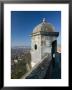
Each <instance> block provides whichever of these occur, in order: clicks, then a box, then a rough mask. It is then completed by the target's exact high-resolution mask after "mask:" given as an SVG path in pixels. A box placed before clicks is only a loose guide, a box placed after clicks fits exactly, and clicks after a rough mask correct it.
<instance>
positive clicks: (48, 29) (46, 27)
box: [33, 18, 55, 33]
mask: <svg viewBox="0 0 72 90" xmlns="http://www.w3.org/2000/svg"><path fill="white" fill-rule="evenodd" d="M40 31H44V32H54V31H55V29H54V26H53V25H52V24H50V23H48V22H46V20H45V18H43V22H42V23H40V24H39V25H37V26H36V27H35V28H34V29H33V33H37V32H40Z"/></svg>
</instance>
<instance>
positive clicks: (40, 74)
mask: <svg viewBox="0 0 72 90" xmlns="http://www.w3.org/2000/svg"><path fill="white" fill-rule="evenodd" d="M50 61H51V56H49V55H48V56H46V57H45V58H44V59H43V61H42V62H39V63H38V64H36V65H35V66H34V68H33V69H32V70H31V71H30V72H28V73H27V74H26V75H24V76H23V77H22V78H24V79H43V78H44V77H45V75H46V72H47V70H48V66H49V64H50Z"/></svg>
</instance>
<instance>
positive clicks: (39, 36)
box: [31, 18, 59, 63]
mask: <svg viewBox="0 0 72 90" xmlns="http://www.w3.org/2000/svg"><path fill="white" fill-rule="evenodd" d="M58 35H59V32H55V28H54V26H53V25H52V24H50V23H48V22H47V21H46V20H45V18H43V21H42V22H41V23H40V24H38V25H37V26H36V27H35V28H34V29H33V32H32V35H31V36H32V39H31V60H32V62H35V63H38V62H40V61H42V60H43V58H44V57H45V56H48V55H51V56H52V58H53V57H55V52H56V51H57V37H58Z"/></svg>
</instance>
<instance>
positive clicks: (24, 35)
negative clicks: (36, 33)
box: [11, 11, 61, 46]
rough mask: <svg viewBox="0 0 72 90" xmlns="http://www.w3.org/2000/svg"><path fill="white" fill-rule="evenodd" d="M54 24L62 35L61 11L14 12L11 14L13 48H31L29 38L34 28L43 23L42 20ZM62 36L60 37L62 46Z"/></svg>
mask: <svg viewBox="0 0 72 90" xmlns="http://www.w3.org/2000/svg"><path fill="white" fill-rule="evenodd" d="M43 18H46V21H48V22H49V23H52V24H53V25H54V27H55V31H58V32H59V33H61V12H60V11H12V12H11V42H12V46H30V44H31V37H30V36H29V35H30V34H31V33H32V31H33V29H34V27H35V26H36V25H38V24H39V23H41V22H42V19H43ZM60 41H61V36H60V35H59V37H58V44H60Z"/></svg>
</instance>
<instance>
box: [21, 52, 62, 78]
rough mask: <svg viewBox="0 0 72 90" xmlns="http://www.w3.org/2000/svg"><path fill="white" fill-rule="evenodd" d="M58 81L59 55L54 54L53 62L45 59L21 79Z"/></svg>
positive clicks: (59, 71) (59, 76)
mask: <svg viewBox="0 0 72 90" xmlns="http://www.w3.org/2000/svg"><path fill="white" fill-rule="evenodd" d="M23 78H24V79H60V78H61V54H60V53H56V57H55V59H54V60H51V57H49V58H45V59H44V60H43V61H42V62H41V63H39V64H38V65H36V66H35V67H34V68H33V69H32V70H31V71H30V72H29V73H27V74H26V75H25V76H24V77H22V79H23Z"/></svg>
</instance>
